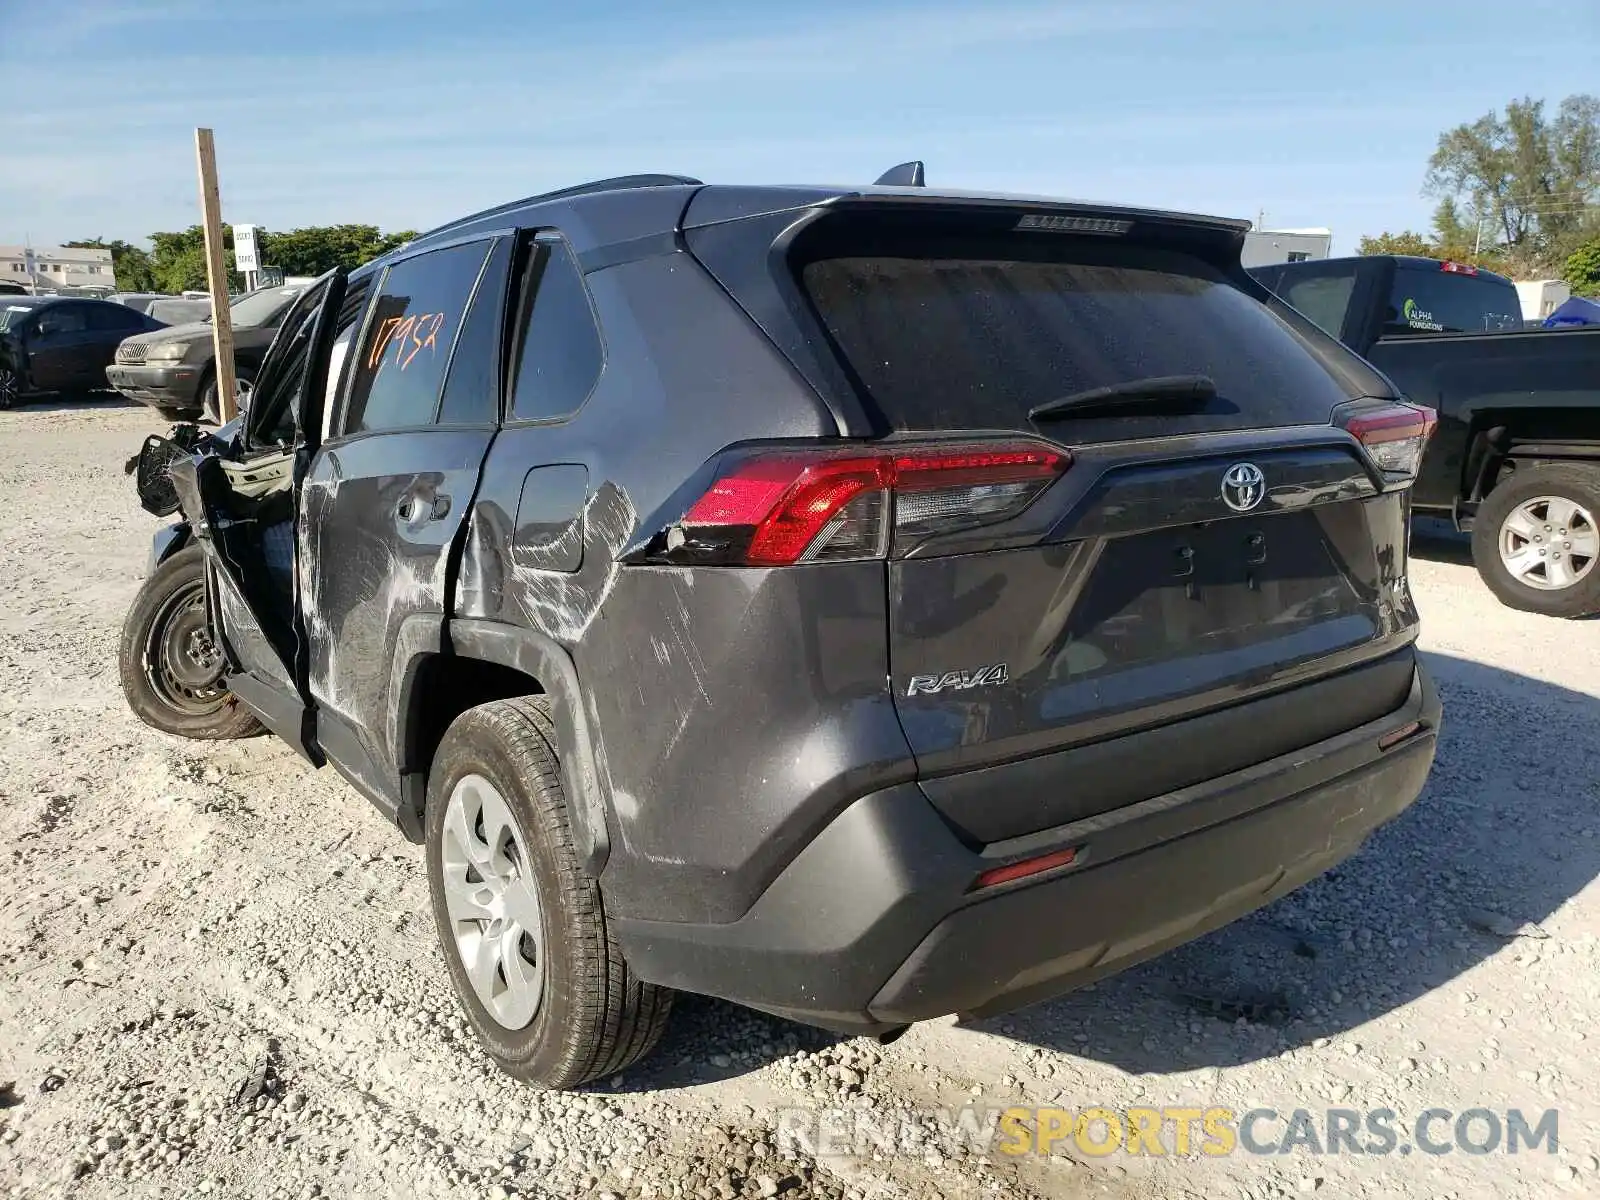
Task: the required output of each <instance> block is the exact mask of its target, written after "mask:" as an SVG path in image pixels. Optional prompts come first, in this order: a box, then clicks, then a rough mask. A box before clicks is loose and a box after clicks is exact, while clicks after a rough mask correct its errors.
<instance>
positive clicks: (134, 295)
mask: <svg viewBox="0 0 1600 1200" xmlns="http://www.w3.org/2000/svg"><path fill="white" fill-rule="evenodd" d="M106 299H107V300H109V301H110V302H111V303H112V304H121V305H124V306H126V307H128V308H131V309H133V310H134V311H136V312H149V311H150V305H151V304H153V303H154V302H155V301H157V300H165V299H167V296H166V293H164V292H113V293H111V295H109V296H107V297H106Z"/></svg>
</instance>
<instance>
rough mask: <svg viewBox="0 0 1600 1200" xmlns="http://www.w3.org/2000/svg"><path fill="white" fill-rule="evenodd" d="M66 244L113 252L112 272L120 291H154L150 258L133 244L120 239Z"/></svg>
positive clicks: (101, 239) (91, 239)
mask: <svg viewBox="0 0 1600 1200" xmlns="http://www.w3.org/2000/svg"><path fill="white" fill-rule="evenodd" d="M66 244H67V245H68V246H76V247H80V248H82V249H86V250H109V251H111V272H112V274H113V275H115V276H116V279H117V287H118V288H119V289H120V290H122V291H124V292H148V291H153V290H154V288H155V283H156V278H155V272H154V270H153V269H152V268H151V264H150V256H149V255H148V254H146V253H145V252H144V251H143V250H141V249H139V247H137V246H135V245H133V244H132V243H131V242H124V241H122V240H121V239H120V238H117V239H113V240H112V241H109V242H108V241H106V240H105V238H98V237H94V238H84V239H83V240H81V241H76V242H68V243H66Z"/></svg>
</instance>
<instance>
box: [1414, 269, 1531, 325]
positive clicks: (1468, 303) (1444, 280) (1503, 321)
mask: <svg viewBox="0 0 1600 1200" xmlns="http://www.w3.org/2000/svg"><path fill="white" fill-rule="evenodd" d="M1521 328H1522V304H1521V302H1520V301H1519V300H1518V299H1517V289H1516V288H1514V287H1513V286H1512V285H1511V284H1510V283H1508V282H1507V281H1506V280H1504V279H1498V278H1496V277H1494V276H1492V275H1463V274H1461V273H1459V272H1455V271H1442V270H1440V269H1439V268H1438V267H1422V266H1409V265H1406V264H1399V265H1397V266H1396V267H1395V272H1394V285H1393V287H1392V288H1391V289H1390V292H1389V311H1388V312H1387V313H1385V314H1384V323H1383V332H1384V333H1386V334H1396V333H1494V332H1497V331H1499V330H1504V329H1521Z"/></svg>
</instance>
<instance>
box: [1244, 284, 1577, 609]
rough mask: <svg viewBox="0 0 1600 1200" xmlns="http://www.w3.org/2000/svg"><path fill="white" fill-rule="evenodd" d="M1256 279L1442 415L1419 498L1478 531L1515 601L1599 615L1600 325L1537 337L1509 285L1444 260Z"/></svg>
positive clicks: (1488, 576) (1480, 560) (1493, 578)
mask: <svg viewBox="0 0 1600 1200" xmlns="http://www.w3.org/2000/svg"><path fill="white" fill-rule="evenodd" d="M1251 273H1252V274H1253V275H1255V277H1256V278H1257V279H1259V280H1261V282H1262V283H1264V284H1266V286H1267V287H1269V288H1271V289H1272V290H1273V291H1274V292H1276V293H1277V294H1278V295H1279V296H1280V297H1282V298H1283V299H1284V300H1285V301H1286V302H1288V303H1289V304H1290V305H1292V306H1293V307H1294V308H1296V309H1298V310H1299V311H1300V312H1301V313H1302V314H1304V315H1305V316H1306V317H1309V318H1310V319H1311V320H1312V321H1313V322H1315V323H1316V324H1317V325H1319V326H1320V327H1321V328H1323V329H1324V330H1326V331H1327V332H1328V333H1331V334H1333V335H1334V336H1335V337H1337V338H1339V339H1340V340H1341V341H1343V342H1344V343H1345V345H1347V346H1349V347H1350V348H1351V349H1353V350H1355V351H1357V352H1358V353H1360V354H1361V355H1362V356H1364V357H1365V358H1366V359H1367V360H1368V361H1370V362H1371V363H1372V364H1373V365H1374V366H1376V367H1378V368H1379V369H1380V370H1382V371H1383V372H1384V373H1385V374H1387V375H1388V376H1389V378H1391V379H1392V380H1394V382H1395V383H1396V384H1397V385H1398V386H1399V388H1400V390H1401V391H1402V392H1403V393H1404V394H1405V395H1406V397H1407V398H1408V399H1411V400H1414V401H1416V402H1417V403H1418V404H1426V405H1427V406H1429V407H1430V408H1433V409H1435V410H1436V411H1437V412H1438V414H1439V428H1438V432H1437V433H1435V435H1434V436H1433V438H1432V440H1430V441H1429V443H1428V448H1427V452H1426V453H1425V455H1424V456H1423V460H1422V471H1421V474H1420V475H1419V476H1418V478H1417V484H1416V487H1415V488H1414V489H1413V496H1412V503H1413V504H1414V506H1415V507H1416V509H1417V511H1419V512H1423V513H1428V514H1432V515H1437V516H1443V517H1448V518H1450V519H1452V520H1453V521H1454V522H1455V524H1456V527H1457V528H1458V529H1461V530H1464V531H1470V532H1471V534H1472V560H1473V563H1474V565H1475V566H1476V567H1477V569H1478V573H1479V574H1480V575H1481V576H1482V577H1483V579H1484V582H1485V583H1487V584H1488V585H1489V588H1490V589H1491V590H1492V591H1493V592H1494V593H1495V595H1496V596H1498V597H1499V598H1500V600H1501V601H1502V602H1504V603H1506V604H1508V605H1510V606H1511V607H1513V608H1520V609H1525V610H1527V611H1529V612H1538V613H1545V614H1548V615H1550V616H1556V617H1579V616H1585V615H1587V614H1590V613H1594V612H1600V328H1596V327H1588V328H1573V329H1537V328H1535V329H1526V328H1524V327H1523V319H1522V305H1521V302H1520V300H1519V298H1518V296H1517V290H1516V287H1515V286H1514V285H1513V284H1512V282H1511V280H1509V279H1507V278H1505V276H1503V275H1496V274H1495V273H1494V272H1492V271H1484V270H1480V269H1477V268H1474V267H1470V266H1465V265H1463V264H1460V263H1452V262H1440V261H1438V260H1436V259H1431V258H1413V257H1410V256H1406V255H1367V256H1364V257H1361V258H1342V259H1325V260H1323V261H1320V262H1300V263H1286V264H1279V265H1274V266H1270V267H1258V268H1256V269H1255V270H1253V271H1252V272H1251Z"/></svg>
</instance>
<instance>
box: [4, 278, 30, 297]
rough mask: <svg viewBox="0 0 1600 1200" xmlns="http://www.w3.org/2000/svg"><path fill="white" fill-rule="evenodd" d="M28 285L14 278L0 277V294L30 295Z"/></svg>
mask: <svg viewBox="0 0 1600 1200" xmlns="http://www.w3.org/2000/svg"><path fill="white" fill-rule="evenodd" d="M32 294H33V293H32V292H30V291H28V285H27V284H25V283H18V282H17V281H16V280H14V279H0V296H31V295H32Z"/></svg>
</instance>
